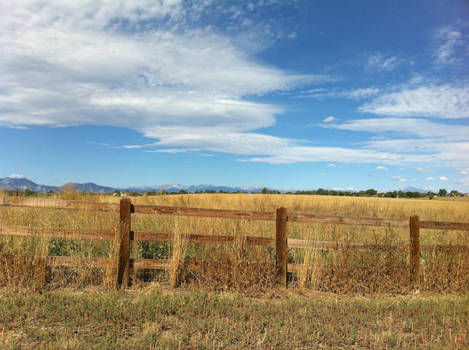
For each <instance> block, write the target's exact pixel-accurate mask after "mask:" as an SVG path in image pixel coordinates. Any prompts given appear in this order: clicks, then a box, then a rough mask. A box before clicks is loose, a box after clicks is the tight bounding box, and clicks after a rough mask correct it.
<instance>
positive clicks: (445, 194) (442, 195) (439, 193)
mask: <svg viewBox="0 0 469 350" xmlns="http://www.w3.org/2000/svg"><path fill="white" fill-rule="evenodd" d="M447 195H448V191H446V190H445V189H444V188H442V189H440V190H439V191H438V197H446V196H447Z"/></svg>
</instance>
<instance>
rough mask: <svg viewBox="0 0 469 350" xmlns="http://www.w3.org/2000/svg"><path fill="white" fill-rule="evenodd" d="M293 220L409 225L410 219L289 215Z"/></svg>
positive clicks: (363, 224)
mask: <svg viewBox="0 0 469 350" xmlns="http://www.w3.org/2000/svg"><path fill="white" fill-rule="evenodd" d="M288 221H291V222H314V223H318V224H343V225H361V226H387V227H402V228H406V227H409V221H408V220H396V219H380V218H355V217H348V216H332V215H315V214H291V215H289V216H288Z"/></svg>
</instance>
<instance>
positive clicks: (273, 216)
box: [0, 197, 469, 288]
mask: <svg viewBox="0 0 469 350" xmlns="http://www.w3.org/2000/svg"><path fill="white" fill-rule="evenodd" d="M0 206H3V207H29V208H49V209H64V210H93V211H104V212H119V213H120V219H119V230H118V231H111V230H109V231H106V230H88V229H86V230H80V229H53V228H32V227H25V226H9V225H2V224H1V223H0V235H17V236H41V237H62V238H84V239H92V240H116V243H117V246H118V253H117V257H116V258H115V259H112V258H77V257H65V256H52V257H49V261H50V264H51V265H54V266H77V265H81V264H86V263H89V264H93V265H94V266H99V267H103V268H115V269H116V274H115V276H116V277H115V286H116V288H121V287H122V286H128V285H129V282H130V278H129V276H130V270H131V269H135V270H138V269H168V268H169V260H157V259H131V258H130V250H131V242H132V241H152V242H170V241H172V240H173V237H174V234H173V233H171V232H139V231H132V229H131V221H132V220H131V217H132V214H133V213H136V214H137V213H138V214H163V215H181V216H198V217H209V218H227V219H244V220H266V221H274V220H275V222H276V233H275V238H268V237H250V236H248V237H245V239H246V242H247V243H248V244H252V245H263V246H275V257H276V268H277V282H278V284H279V285H280V286H283V287H286V286H287V272H299V271H301V269H302V265H300V264H287V249H288V248H307V247H311V248H320V249H345V248H346V249H355V250H367V249H377V248H378V249H379V248H383V247H386V248H389V246H384V245H379V244H367V243H356V242H333V241H307V240H301V239H294V238H288V239H287V236H286V232H287V223H288V222H310V223H320V224H343V225H360V226H384V227H396V228H407V229H408V230H409V245H408V246H407V245H406V246H402V245H401V246H394V248H396V249H403V250H408V251H409V268H410V276H411V283H412V284H416V283H417V281H418V280H419V278H420V277H419V276H420V252H421V251H422V250H430V249H433V248H434V247H435V246H432V245H420V229H442V230H469V223H458V222H438V221H420V220H419V217H418V216H411V217H410V218H409V220H396V219H382V218H356V217H341V216H330V215H314V214H295V213H293V214H288V212H287V209H286V208H278V209H277V210H276V212H275V213H274V212H249V211H240V210H222V209H201V208H184V207H168V206H156V205H134V204H132V203H131V201H130V199H129V198H124V199H121V201H120V203H100V202H84V201H66V200H54V199H37V198H27V197H0ZM182 236H183V238H184V239H187V240H188V241H190V242H195V243H212V244H213V243H228V244H229V243H233V242H234V241H235V238H236V237H235V236H217V235H202V234H185V235H182ZM438 247H442V246H438ZM445 247H446V248H450V249H454V248H456V249H458V250H461V249H464V250H466V249H467V250H469V247H466V246H445ZM198 264H200V262H197V261H191V262H188V267H189V268H196V267H197V265H198Z"/></svg>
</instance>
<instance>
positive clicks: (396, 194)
mask: <svg viewBox="0 0 469 350" xmlns="http://www.w3.org/2000/svg"><path fill="white" fill-rule="evenodd" d="M3 192H4V193H6V194H8V195H10V196H24V197H40V196H41V197H43V196H51V195H55V194H56V193H55V192H54V191H49V192H47V193H39V192H35V191H32V190H30V189H29V188H27V189H25V190H24V191H20V190H3ZM189 193H194V194H203V193H208V194H210V193H226V194H240V193H244V194H256V193H261V194H281V193H284V194H295V195H319V196H343V197H381V198H429V199H433V198H434V197H435V196H438V197H463V196H464V194H463V193H461V192H459V191H456V190H452V191H447V190H446V189H444V188H443V189H440V190H439V191H438V192H432V191H428V192H424V193H422V192H417V191H406V192H404V191H388V192H378V191H377V190H375V189H372V188H370V189H368V190H362V191H341V190H327V189H323V188H318V189H317V190H301V191H294V192H292V191H289V192H281V191H279V190H273V189H269V188H266V187H264V188H263V189H262V190H261V191H260V192H259V191H258V192H248V191H235V192H227V191H223V190H220V191H215V190H209V189H207V190H205V191H195V192H188V191H185V190H179V191H178V192H166V191H164V190H160V191H154V190H153V191H148V192H121V191H118V190H115V191H114V192H112V193H93V194H96V195H110V196H119V197H120V196H124V195H125V196H132V197H136V196H156V195H176V194H189Z"/></svg>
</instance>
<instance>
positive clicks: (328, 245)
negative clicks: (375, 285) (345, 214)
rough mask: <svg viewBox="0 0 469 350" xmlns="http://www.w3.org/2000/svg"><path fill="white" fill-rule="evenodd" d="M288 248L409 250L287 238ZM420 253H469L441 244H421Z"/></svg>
mask: <svg viewBox="0 0 469 350" xmlns="http://www.w3.org/2000/svg"><path fill="white" fill-rule="evenodd" d="M287 242H288V248H292V249H295V248H312V249H338V250H344V249H351V250H359V251H366V250H390V249H393V250H403V251H407V250H408V249H409V245H408V244H393V245H389V244H373V243H359V242H334V241H307V240H303V239H296V238H288V240H287ZM420 250H422V251H435V250H441V251H447V252H453V253H455V252H466V251H469V247H468V246H464V245H441V244H422V245H420Z"/></svg>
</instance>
